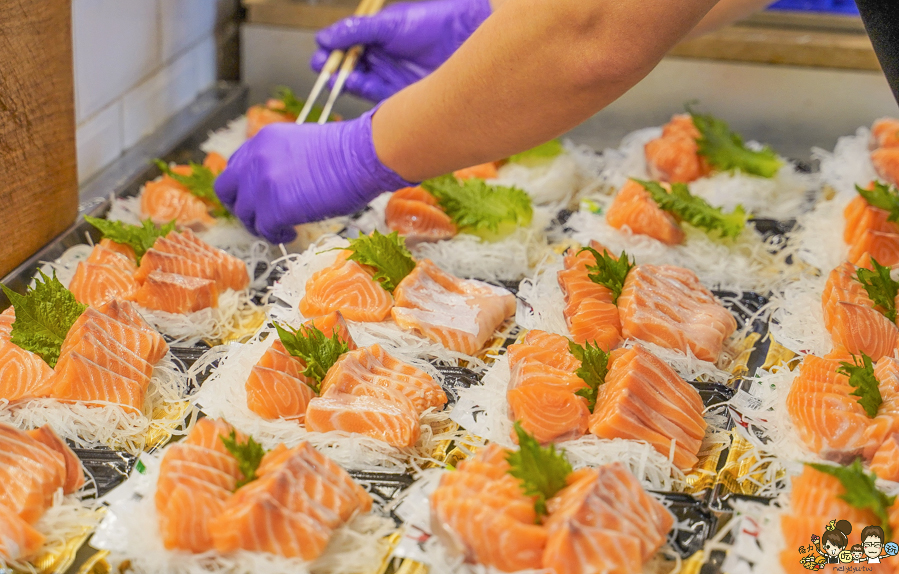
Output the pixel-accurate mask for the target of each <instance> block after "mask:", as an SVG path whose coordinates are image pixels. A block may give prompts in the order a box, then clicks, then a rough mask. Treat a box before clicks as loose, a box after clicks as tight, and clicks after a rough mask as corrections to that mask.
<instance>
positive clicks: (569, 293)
mask: <svg viewBox="0 0 899 574" xmlns="http://www.w3.org/2000/svg"><path fill="white" fill-rule="evenodd" d="M590 247H592V248H593V249H594V250H595V251H597V252H598V253H608V250H607V249H606V248H605V247H604V246H603V245H602V244H600V243H598V242H596V241H591V242H590ZM612 257H614V255H613V256H612ZM563 261H564V265H565V269H563V270H562V271H559V272H558V274H557V279H558V281H559V287H560V288H561V289H562V294H563V295H564V296H565V311H564V313H565V318H566V319H569V318H570V317H571V316H572V315H574V313H575V311H577V308H578V307H579V306H580V304H581V302H582V301H583V300H584V299H597V300H599V301H602V302H603V303H611V302H612V290H611V289H609V288H608V287H606V286H605V285H600V284H599V283H595V282H594V281H593V280H592V279H590V277H589V272H588V271H587V267H588V266H593V265H596V258H595V257H594V256H593V254H592V253H591V252H589V251H579V252H578V251H575V250H574V249H569V250H568V251H566V252H565V257H564V259H563Z"/></svg>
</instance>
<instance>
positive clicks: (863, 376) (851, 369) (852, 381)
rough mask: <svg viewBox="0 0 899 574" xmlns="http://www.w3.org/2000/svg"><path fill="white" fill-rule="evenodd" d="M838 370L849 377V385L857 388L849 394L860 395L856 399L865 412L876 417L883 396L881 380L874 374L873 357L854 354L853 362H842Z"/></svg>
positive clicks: (871, 416)
mask: <svg viewBox="0 0 899 574" xmlns="http://www.w3.org/2000/svg"><path fill="white" fill-rule="evenodd" d="M837 372H838V373H839V374H841V375H846V376H847V377H849V385H850V386H852V387H854V388H855V390H854V391H852V392H851V393H849V394H850V395H852V396H855V397H858V399H856V401H857V402H858V404H860V405H861V406H862V408H863V409H865V414H867V415H868V416H869V417H870V418H872V419H873V418H874V417H876V416H877V411H878V410H879V409H880V405H881V404H883V397H882V396H881V395H880V381H878V380H877V377H875V376H874V362H873V361H872V360H871V357H869V356H868V355H866V354H864V353H862V354H861V356H860V357H859V356H857V355H852V362H851V363H847V362H846V361H842V362H840V366H839V368H837Z"/></svg>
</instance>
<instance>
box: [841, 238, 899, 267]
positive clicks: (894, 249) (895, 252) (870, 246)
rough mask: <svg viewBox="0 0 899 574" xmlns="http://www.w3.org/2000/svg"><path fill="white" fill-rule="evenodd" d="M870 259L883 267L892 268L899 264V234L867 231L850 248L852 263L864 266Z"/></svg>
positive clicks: (850, 260)
mask: <svg viewBox="0 0 899 574" xmlns="http://www.w3.org/2000/svg"><path fill="white" fill-rule="evenodd" d="M869 257H873V258H874V259H876V260H877V262H878V263H880V264H881V265H886V266H887V267H892V266H893V265H896V264H897V263H899V234H897V233H888V232H884V231H877V230H874V229H865V230H864V231H862V233H861V234H860V235H859V236H858V239H856V241H855V243H853V244H852V245H850V246H849V256H848V257H847V259H848V260H849V262H850V263H853V264H855V265H858V266H862V265H863V264H864V263H865V262H866V260H867V259H868V258H869Z"/></svg>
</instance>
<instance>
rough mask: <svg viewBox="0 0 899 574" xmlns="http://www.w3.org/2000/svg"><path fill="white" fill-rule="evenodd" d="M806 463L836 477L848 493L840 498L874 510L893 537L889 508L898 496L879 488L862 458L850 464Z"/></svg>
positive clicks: (885, 532) (863, 508) (886, 531)
mask: <svg viewBox="0 0 899 574" xmlns="http://www.w3.org/2000/svg"><path fill="white" fill-rule="evenodd" d="M805 464H806V465H807V466H810V467H812V468H814V469H815V470H817V471H820V472H823V473H825V474H829V475H830V476H834V477H836V478H837V479H838V480H839V481H840V483H841V484H842V485H843V488H845V489H846V493H845V494H841V495H839V498H841V499H842V500H844V501H846V502H847V503H849V505H850V506H852V507H854V508H858V509H859V510H870V511H871V512H873V513H874V515H875V516H877V518H879V519H880V525H881V527H882V528H883V532H884V534H885V535H886V540H889V539H891V538H892V537H893V533H892V531H891V529H890V518H889V514H888V512H889V508H890V507H891V506H892V505H893V503H894V502H895V501H896V497H895V496H887V495H886V494H884V493H883V492H881V491H880V490H879V489H878V488H877V486H876V485H875V483H874V481H875V480H876V478H877V476H876V475H875V474H874V473H873V472H872V473H870V474H866V473H865V470H864V468H862V463H861V460H860V459H855V462H853V463H852V464H850V465H849V466H832V465H829V464H817V463H809V462H807V463H805Z"/></svg>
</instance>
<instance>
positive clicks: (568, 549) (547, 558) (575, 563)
mask: <svg viewBox="0 0 899 574" xmlns="http://www.w3.org/2000/svg"><path fill="white" fill-rule="evenodd" d="M542 564H543V566H544V568H547V569H549V570H551V571H553V572H564V573H565V574H588V573H589V574H593V573H596V572H608V573H611V572H640V571H641V568H642V564H643V560H641V559H640V541H639V540H637V539H636V538H635V537H633V536H629V535H627V534H622V533H620V532H616V531H614V530H606V529H602V528H595V527H591V526H585V525H582V524H579V523H577V522H566V523H565V524H564V525H562V526H561V527H559V528H557V529H556V530H554V531H553V532H552V533H551V534H550V535H549V537H548V538H547V541H546V549H545V550H544V552H543V562H542Z"/></svg>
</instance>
